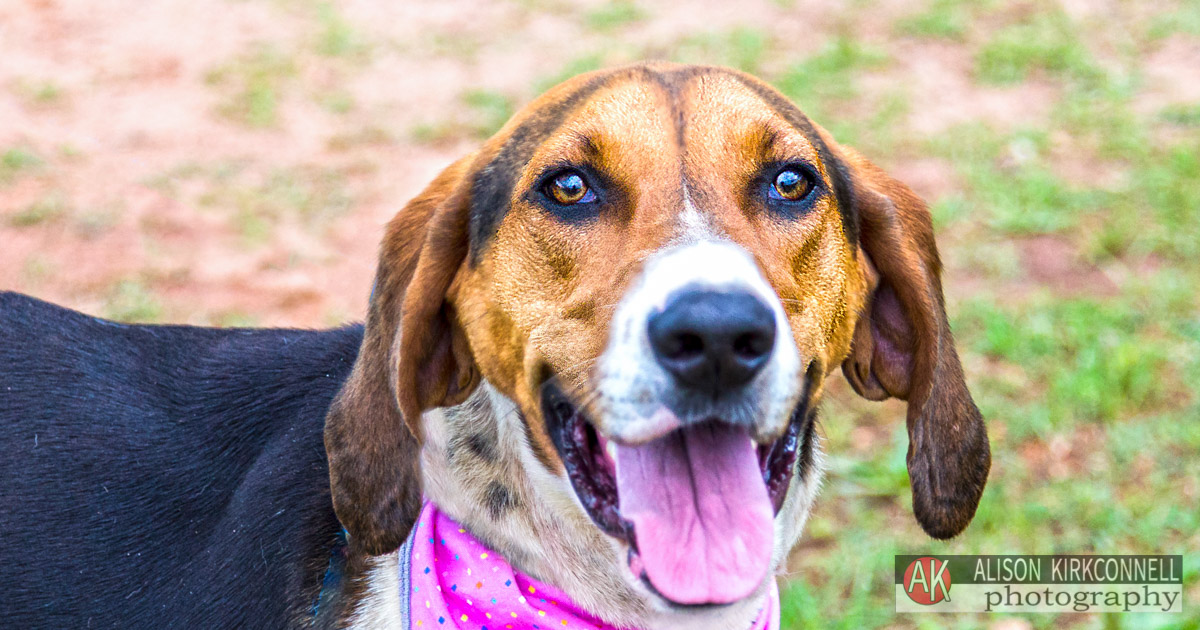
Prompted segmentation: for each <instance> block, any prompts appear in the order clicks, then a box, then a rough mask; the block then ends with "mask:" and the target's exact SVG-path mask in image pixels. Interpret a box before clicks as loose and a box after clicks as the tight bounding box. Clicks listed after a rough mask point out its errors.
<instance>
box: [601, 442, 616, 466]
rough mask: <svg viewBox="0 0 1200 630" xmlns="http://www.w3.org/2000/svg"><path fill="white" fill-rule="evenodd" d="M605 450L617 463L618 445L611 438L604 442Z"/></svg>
mask: <svg viewBox="0 0 1200 630" xmlns="http://www.w3.org/2000/svg"><path fill="white" fill-rule="evenodd" d="M604 452H605V453H607V454H608V458H609V459H611V460H612V461H613V463H614V464H615V463H616V462H617V445H616V444H615V443H614V442H612V441H611V440H610V441H608V442H606V443H605V444H604Z"/></svg>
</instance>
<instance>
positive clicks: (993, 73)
mask: <svg viewBox="0 0 1200 630" xmlns="http://www.w3.org/2000/svg"><path fill="white" fill-rule="evenodd" d="M976 72H977V74H978V76H979V78H980V79H981V80H982V81H984V82H987V83H1001V84H1004V83H1019V82H1021V81H1024V80H1026V79H1028V78H1030V77H1032V76H1033V75H1034V74H1035V73H1039V72H1040V73H1044V74H1045V75H1048V76H1050V77H1053V78H1070V79H1080V80H1094V79H1097V78H1098V77H1099V76H1100V75H1101V74H1102V73H1101V71H1100V69H1099V68H1098V67H1097V66H1096V65H1095V61H1094V60H1093V58H1092V54H1091V52H1090V51H1089V50H1088V47H1087V45H1086V43H1085V42H1084V41H1083V40H1082V39H1081V38H1080V37H1079V26H1078V25H1076V24H1074V23H1072V21H1071V19H1070V18H1069V17H1067V15H1066V14H1065V13H1062V12H1061V11H1047V12H1042V13H1037V14H1035V15H1034V16H1032V17H1029V18H1025V19H1022V20H1021V21H1020V22H1018V23H1016V24H1013V25H1011V26H1008V27H1006V28H1003V29H1001V30H1000V31H999V32H997V33H996V34H995V35H993V37H992V38H991V40H990V41H988V42H987V43H986V44H985V45H984V46H983V48H982V49H981V50H980V51H979V53H978V55H977V56H976Z"/></svg>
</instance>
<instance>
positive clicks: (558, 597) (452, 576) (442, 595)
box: [400, 502, 779, 630]
mask: <svg viewBox="0 0 1200 630" xmlns="http://www.w3.org/2000/svg"><path fill="white" fill-rule="evenodd" d="M400 588H401V609H402V611H404V612H407V613H408V614H407V615H406V616H407V619H408V628H431V629H450V628H454V629H455V630H498V629H500V628H505V629H508V628H517V629H521V630H525V629H529V628H532V629H535V630H551V629H559V628H574V629H578V630H616V628H614V627H613V626H610V625H608V624H606V623H604V622H602V621H600V620H599V619H596V618H595V617H593V616H592V615H590V614H588V613H587V612H586V611H584V610H582V609H580V608H577V607H576V606H575V605H574V604H572V603H571V601H570V600H569V599H568V598H567V596H566V595H565V594H564V593H563V592H562V591H560V590H558V589H556V588H554V587H553V586H550V585H549V584H544V583H542V582H539V581H537V580H535V579H533V578H531V577H529V576H527V575H523V574H521V573H518V572H517V571H516V570H515V569H513V568H512V566H511V565H509V564H508V561H506V560H505V559H504V558H503V557H502V556H500V554H498V553H495V552H493V551H491V550H490V549H488V548H487V547H485V546H484V545H483V543H480V542H479V541H478V540H476V539H475V537H474V536H472V535H471V534H469V533H468V532H467V531H466V530H465V529H463V528H462V527H460V526H459V525H458V523H456V522H454V520H453V519H451V518H450V517H449V516H446V515H445V514H443V513H442V512H441V511H439V510H438V509H437V507H435V506H434V505H433V503H431V502H427V503H426V504H425V508H424V509H423V510H421V517H420V519H419V520H418V521H417V525H416V527H414V528H413V530H412V534H410V535H409V537H408V541H407V542H405V544H404V546H403V547H401V548H400ZM405 595H407V596H405ZM778 627H779V589H778V587H777V586H776V585H775V584H774V583H772V584H771V588H770V590H769V591H768V595H767V601H766V603H765V604H764V605H763V607H762V609H761V610H759V612H758V616H757V617H756V618H755V619H754V621H753V622H752V623H749V624H748V625H747V628H746V630H772V629H773V628H778Z"/></svg>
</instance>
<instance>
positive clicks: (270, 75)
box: [206, 44, 296, 127]
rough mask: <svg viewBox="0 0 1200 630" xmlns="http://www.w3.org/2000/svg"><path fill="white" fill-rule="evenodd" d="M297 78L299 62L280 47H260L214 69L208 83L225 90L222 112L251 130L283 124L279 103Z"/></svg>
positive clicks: (220, 107)
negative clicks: (252, 128) (297, 64)
mask: <svg viewBox="0 0 1200 630" xmlns="http://www.w3.org/2000/svg"><path fill="white" fill-rule="evenodd" d="M295 76H296V64H295V61H294V60H293V59H292V58H291V57H290V56H288V55H285V54H284V53H282V52H281V51H280V50H279V49H278V48H276V47H274V46H270V45H264V44H260V45H257V46H255V47H254V49H253V50H251V51H249V52H247V53H245V54H243V55H240V56H238V57H237V58H235V59H234V60H232V61H230V62H229V63H226V64H224V65H222V66H219V67H217V68H214V69H213V70H211V71H210V72H209V73H208V75H207V77H206V81H207V82H208V83H209V85H212V86H214V87H217V88H219V89H220V90H221V91H222V93H223V94H222V99H221V102H220V104H219V105H218V106H217V110H218V112H220V113H221V115H223V116H225V117H226V118H228V119H230V120H233V121H236V122H239V123H241V124H244V125H246V126H249V127H273V126H275V125H276V124H278V122H279V102H280V99H281V98H282V92H283V90H284V89H285V88H286V86H287V84H288V83H289V82H290V81H291V80H292V79H293V78H294V77H295Z"/></svg>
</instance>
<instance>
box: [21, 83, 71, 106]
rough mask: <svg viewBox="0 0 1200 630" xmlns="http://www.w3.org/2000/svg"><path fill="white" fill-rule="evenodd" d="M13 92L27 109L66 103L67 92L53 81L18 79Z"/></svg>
mask: <svg viewBox="0 0 1200 630" xmlns="http://www.w3.org/2000/svg"><path fill="white" fill-rule="evenodd" d="M13 92H14V93H15V94H16V95H17V96H18V97H19V98H20V99H21V101H22V102H23V103H24V104H25V105H26V106H28V107H31V108H34V109H45V108H52V107H58V106H61V105H63V104H64V103H66V102H67V91H66V90H65V89H64V88H63V87H62V86H61V85H59V84H58V82H56V81H54V80H53V79H18V80H16V81H14V82H13Z"/></svg>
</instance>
